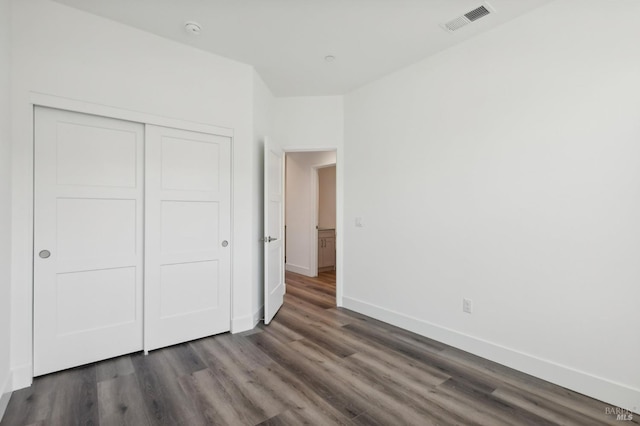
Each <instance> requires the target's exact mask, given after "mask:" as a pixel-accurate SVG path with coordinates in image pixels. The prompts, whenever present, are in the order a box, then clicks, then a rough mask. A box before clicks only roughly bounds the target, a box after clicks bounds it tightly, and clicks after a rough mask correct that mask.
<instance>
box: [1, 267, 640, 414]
mask: <svg viewBox="0 0 640 426" xmlns="http://www.w3.org/2000/svg"><path fill="white" fill-rule="evenodd" d="M607 407H609V406H608V405H607V404H605V403H602V402H600V401H596V400H593V399H591V398H588V397H586V396H583V395H580V394H577V393H575V392H572V391H569V390H567V389H564V388H561V387H558V386H555V385H552V384H550V383H547V382H544V381H542V380H539V379H536V378H533V377H531V376H528V375H525V374H522V373H519V372H516V371H514V370H511V369H509V368H506V367H503V366H500V365H498V364H495V363H492V362H489V361H487V360H484V359H481V358H478V357H475V356H473V355H470V354H468V353H465V352H462V351H460V350H457V349H454V348H451V347H449V346H447V345H444V344H442V343H438V342H435V341H433V340H430V339H427V338H424V337H421V336H418V335H415V334H413V333H410V332H407V331H404V330H401V329H398V328H395V327H392V326H390V325H387V324H384V323H382V322H379V321H376V320H373V319H371V318H368V317H365V316H362V315H359V314H356V313H354V312H351V311H348V310H346V309H338V308H336V307H335V274H333V273H323V274H321V275H320V277H318V278H315V279H312V278H306V277H303V276H300V275H296V274H289V273H288V274H287V295H286V298H285V304H284V306H283V307H282V309H281V310H280V312H279V313H278V314H277V316H276V318H275V319H274V320H273V322H272V323H271V324H270V325H269V326H266V327H265V326H264V325H260V326H258V327H257V328H256V329H255V330H253V331H250V332H246V333H242V334H236V335H231V334H223V335H219V336H215V337H210V338H206V339H201V340H197V341H193V342H189V343H185V344H181V345H177V346H173V347H170V348H166V349H161V350H157V351H154V352H152V353H150V354H149V355H148V356H144V355H143V354H134V355H128V356H123V357H120V358H116V359H112V360H108V361H104V362H100V363H96V364H92V365H88V366H84V367H79V368H75V369H71V370H67V371H63V372H59V373H55V374H50V375H47V376H44V377H39V378H36V379H35V381H34V383H33V385H32V386H31V387H30V388H28V389H23V390H20V391H17V392H15V393H14V394H13V396H12V397H11V400H10V402H9V406H8V408H7V411H6V413H5V416H4V418H3V420H2V423H1V424H2V426H5V425H65V426H66V425H76V424H77V425H81V424H82V425H90V424H93V425H98V424H99V425H135V426H141V425H300V424H312V425H322V426H324V425H332V424H345V425H409V424H413V425H429V424H437V425H449V424H455V425H478V424H481V425H520V424H527V425H545V424H564V425H581V426H584V425H602V424H618V425H619V424H621V422H617V421H616V418H615V415H613V416H612V415H607V414H606V410H605V409H606V408H607ZM634 417H636V418H634V421H633V423H634V424H640V423H639V422H638V421H637V417H638V416H634ZM622 423H630V422H622Z"/></svg>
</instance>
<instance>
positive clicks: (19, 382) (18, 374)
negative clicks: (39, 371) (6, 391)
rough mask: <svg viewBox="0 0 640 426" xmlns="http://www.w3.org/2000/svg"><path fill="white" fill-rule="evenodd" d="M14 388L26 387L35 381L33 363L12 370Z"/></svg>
mask: <svg viewBox="0 0 640 426" xmlns="http://www.w3.org/2000/svg"><path fill="white" fill-rule="evenodd" d="M12 373H13V374H12V376H13V386H12V388H13V390H14V391H16V390H18V389H24V388H28V387H29V386H31V383H33V366H32V365H31V364H25V365H21V366H20V367H16V368H14V369H13V370H12Z"/></svg>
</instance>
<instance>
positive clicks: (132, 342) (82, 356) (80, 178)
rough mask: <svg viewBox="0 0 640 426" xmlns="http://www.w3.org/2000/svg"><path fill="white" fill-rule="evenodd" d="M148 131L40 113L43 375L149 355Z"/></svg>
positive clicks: (37, 267)
mask: <svg viewBox="0 0 640 426" xmlns="http://www.w3.org/2000/svg"><path fill="white" fill-rule="evenodd" d="M143 130H144V129H143V126H142V125H141V124H138V123H131V122H126V121H120V120H113V119H108V118H103V117H96V116H91V115H84V114H78V113H72V112H68V111H60V110H53V109H47V108H36V110H35V176H34V179H35V181H34V182H35V188H34V189H35V200H34V203H35V204H34V209H35V216H34V374H35V375H36V376H39V375H42V374H46V373H50V372H52V371H57V370H63V369H66V368H70V367H74V366H77V365H82V364H86V363H90V362H94V361H98V360H101V359H106V358H111V357H114V356H118V355H122V354H125V353H130V352H135V351H138V350H141V349H142V344H143V341H142V321H143V313H142V293H143V292H142V276H143V267H142V265H143V264H142V262H143V249H142V247H143V246H142V236H143V223H142V220H143V216H142V214H143V213H142V212H143V206H142V203H143V164H142V158H143V153H144V140H143V134H144V133H143Z"/></svg>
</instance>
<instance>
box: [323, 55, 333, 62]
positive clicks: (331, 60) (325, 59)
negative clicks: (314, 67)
mask: <svg viewBox="0 0 640 426" xmlns="http://www.w3.org/2000/svg"><path fill="white" fill-rule="evenodd" d="M335 60H336V57H335V56H333V55H327V56H325V57H324V61H325V62H333V61H335Z"/></svg>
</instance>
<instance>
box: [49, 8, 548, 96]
mask: <svg viewBox="0 0 640 426" xmlns="http://www.w3.org/2000/svg"><path fill="white" fill-rule="evenodd" d="M55 1H57V2H58V3H62V4H66V5H69V6H72V7H75V8H77V9H81V10H84V11H87V12H90V13H93V14H95V15H99V16H103V17H106V18H109V19H112V20H114V21H118V22H121V23H123V24H126V25H130V26H133V27H136V28H139V29H142V30H145V31H148V32H151V33H154V34H157V35H159V36H162V37H166V38H168V39H172V40H175V41H178V42H180V43H184V44H188V45H191V46H194V47H196V48H199V49H202V50H205V51H209V52H212V53H215V54H218V55H221V56H224V57H227V58H230V59H234V60H236V61H240V62H244V63H247V64H250V65H253V66H254V67H255V68H256V70H257V71H258V73H259V74H260V75H261V76H262V78H263V79H264V81H265V83H267V85H268V86H269V87H270V88H271V90H272V91H273V93H274V94H275V95H276V96H311V95H339V94H344V93H347V92H349V91H351V90H353V89H355V88H357V87H359V86H362V85H364V84H366V83H368V82H371V81H373V80H376V79H377V78H379V77H382V76H383V75H385V74H389V73H391V72H393V71H395V70H397V69H400V68H402V67H404V66H407V65H410V64H412V63H415V62H417V61H419V60H420V59H423V58H425V57H427V56H430V55H433V54H435V53H437V52H439V51H441V50H443V49H446V48H448V47H450V46H452V45H454V44H457V43H460V42H461V41H463V40H466V39H468V38H470V37H472V36H474V35H476V34H478V33H480V32H483V31H487V30H488V29H490V28H493V27H495V26H498V25H500V24H502V23H504V22H506V21H509V20H511V19H513V18H515V17H517V16H519V15H521V14H523V13H526V12H529V11H530V10H532V9H534V8H536V7H539V6H541V5H543V4H545V3H549V2H550V1H551V0H490V5H491V7H492V8H493V9H494V10H495V13H492V14H491V15H488V16H486V17H484V18H481V19H479V20H478V21H476V22H473V23H471V24H469V25H467V26H465V27H463V28H461V29H459V30H457V31H456V32H448V31H446V30H444V29H443V28H442V27H441V25H442V24H443V23H445V22H448V21H450V20H452V19H454V18H457V17H459V16H461V15H463V14H465V13H467V12H469V11H471V10H473V9H475V8H477V7H479V6H481V5H482V4H483V3H482V0H135V1H132V0H55ZM187 21H195V22H197V23H199V24H200V25H201V27H202V32H201V34H200V35H197V36H194V35H190V34H188V33H187V32H186V31H185V29H184V24H185V22H187ZM327 55H333V56H335V60H334V61H333V62H327V61H325V57H326V56H327Z"/></svg>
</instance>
